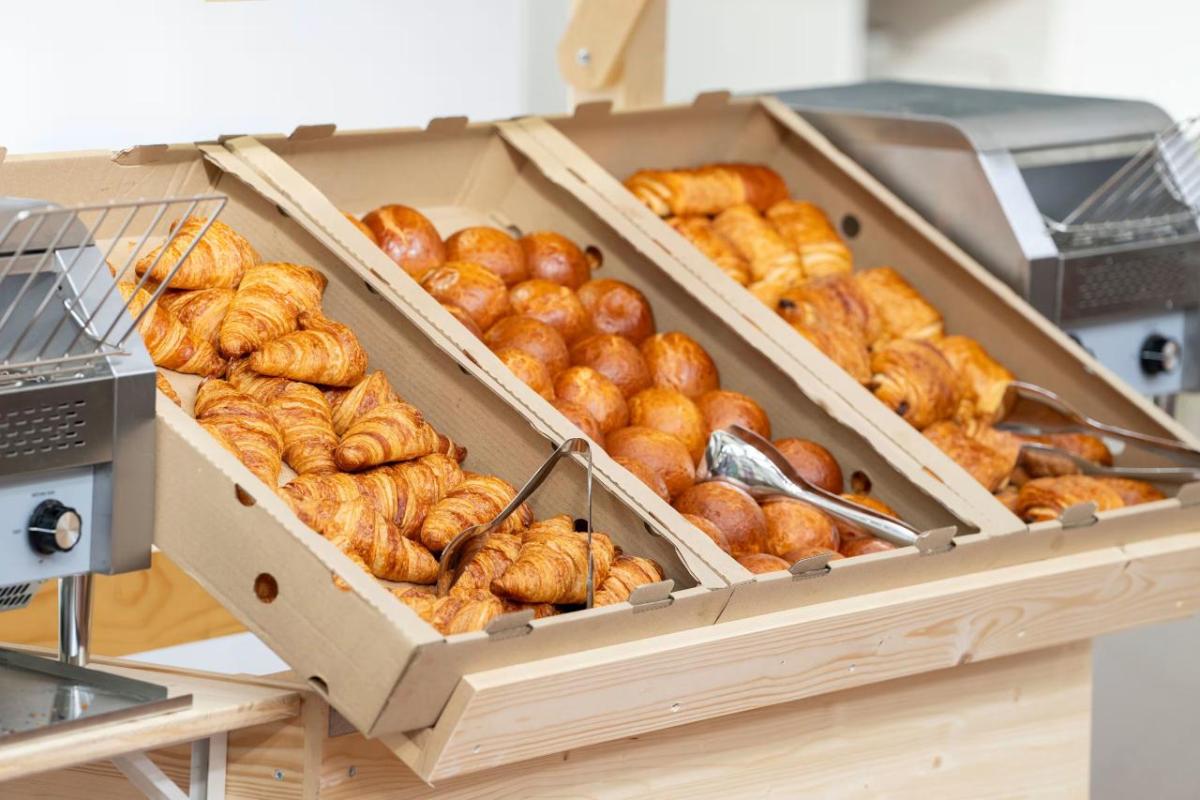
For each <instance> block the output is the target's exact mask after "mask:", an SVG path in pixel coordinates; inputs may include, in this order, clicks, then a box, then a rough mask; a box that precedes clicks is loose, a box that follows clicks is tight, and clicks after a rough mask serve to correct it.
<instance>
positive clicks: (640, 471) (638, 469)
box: [613, 456, 671, 502]
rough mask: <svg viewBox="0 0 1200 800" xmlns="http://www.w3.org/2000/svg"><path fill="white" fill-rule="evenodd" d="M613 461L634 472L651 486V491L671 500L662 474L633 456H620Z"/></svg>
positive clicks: (667, 500)
mask: <svg viewBox="0 0 1200 800" xmlns="http://www.w3.org/2000/svg"><path fill="white" fill-rule="evenodd" d="M613 461H616V462H617V463H618V464H620V465H621V466H622V467H624V468H625V469H627V470H629V471H630V472H632V473H633V474H634V476H635V477H636V478H637V479H638V480H639V481H641V482H642V483H644V484H646V486H648V487H650V491H652V492H654V493H655V494H656V495H658V496H659V497H661V498H662V499H663V500H664V501H666V502H670V501H671V493H670V492H668V491H667V484H666V481H664V480H663V479H662V476H661V475H659V474H658V473H657V472H655V471H654V470H652V469H650V467H648V466H646V465H645V464H643V463H642V462H641V461H636V460H634V459H632V458H625V457H624V456H618V457H616V458H614V459H613Z"/></svg>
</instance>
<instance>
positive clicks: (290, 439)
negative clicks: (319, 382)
mask: <svg viewBox="0 0 1200 800" xmlns="http://www.w3.org/2000/svg"><path fill="white" fill-rule="evenodd" d="M267 408H268V409H269V410H270V412H271V416H272V417H273V418H274V420H275V424H276V426H277V427H278V428H279V431H280V433H282V434H283V460H284V462H286V463H287V465H288V466H289V467H291V468H292V469H294V470H295V471H296V472H297V473H298V474H300V475H303V474H305V473H307V472H336V471H337V464H335V463H334V460H333V451H334V448H336V447H337V445H338V438H337V435H336V434H334V432H333V421H332V419H330V413H329V403H328V402H327V401H326V400H325V395H323V394H321V390H320V389H318V388H316V387H315V386H309V385H308V384H307V383H297V382H295V381H292V382H290V383H288V385H287V386H285V387H284V388H283V390H282V391H280V392H279V393H278V394H276V395H275V396H274V397H273V398H272V399H271V400H270V402H269V403H268V404H267Z"/></svg>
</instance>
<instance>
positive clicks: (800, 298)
mask: <svg viewBox="0 0 1200 800" xmlns="http://www.w3.org/2000/svg"><path fill="white" fill-rule="evenodd" d="M776 310H778V312H779V315H780V316H781V317H783V318H784V319H786V320H787V321H788V322H790V323H791V324H793V325H796V324H799V325H803V326H805V327H806V328H820V327H824V328H828V329H831V330H843V331H846V332H849V333H853V334H854V335H856V336H857V337H858V338H859V340H860V341H861V342H862V344H863V345H864V346H865V345H867V344H868V343H870V342H873V341H875V340H876V339H878V338H879V332H880V330H881V325H882V323H881V321H880V319H879V316H878V315H877V314H876V313H875V309H874V307H873V306H872V305H871V302H870V300H868V299H867V296H866V295H865V294H864V293H863V291H862V289H861V288H859V285H858V283H857V282H855V280H854V279H853V278H852V277H850V276H848V275H830V276H826V277H823V278H813V279H810V280H806V281H804V282H803V283H801V284H799V285H797V286H794V287H792V288H790V289H789V290H788V291H786V292H784V294H783V295H782V296H781V297H780V298H779V302H778V304H777V305H776Z"/></svg>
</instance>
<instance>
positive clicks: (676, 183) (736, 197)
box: [625, 164, 787, 217]
mask: <svg viewBox="0 0 1200 800" xmlns="http://www.w3.org/2000/svg"><path fill="white" fill-rule="evenodd" d="M625 186H626V187H627V188H628V189H629V190H630V191H631V192H633V194H634V195H635V196H636V197H637V198H638V199H639V200H641V201H642V202H643V203H644V204H645V205H646V206H647V207H649V208H650V210H651V211H653V212H654V213H655V214H658V215H659V216H660V217H666V216H670V215H675V216H683V215H685V214H719V213H721V212H722V211H724V210H725V209H727V208H729V207H731V206H735V205H739V204H742V203H746V204H748V205H750V206H751V207H752V208H756V209H758V210H760V211H765V210H766V209H767V208H770V207H771V206H772V205H774V204H775V203H776V202H778V201H780V200H782V199H784V198H786V197H787V186H786V185H785V184H784V182H783V178H781V177H780V176H779V175H778V174H777V173H776V172H775V171H774V170H771V169H770V168H768V167H763V166H758V165H753V164H713V165H711V166H707V167H700V168H699V169H674V170H640V171H639V172H636V173H634V174H633V175H631V176H630V177H629V178H628V179H627V180H626V181H625Z"/></svg>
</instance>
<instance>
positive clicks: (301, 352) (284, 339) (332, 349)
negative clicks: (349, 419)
mask: <svg viewBox="0 0 1200 800" xmlns="http://www.w3.org/2000/svg"><path fill="white" fill-rule="evenodd" d="M297 321H298V323H299V327H300V330H298V331H295V332H294V333H289V334H286V335H284V336H280V337H279V338H277V339H272V340H271V341H269V342H266V343H265V344H263V346H262V347H261V348H259V349H258V350H256V351H255V352H253V353H251V354H250V358H249V360H248V361H247V362H246V363H247V365H248V366H249V368H250V369H251V370H253V371H254V372H257V373H259V374H261V375H273V376H275V377H277V378H289V379H291V380H294V381H303V382H304V383H317V384H324V385H326V386H353V385H355V384H356V383H358V382H359V381H361V380H362V379H363V376H364V375H365V374H366V371H367V354H366V351H364V350H363V349H362V345H360V344H359V342H358V337H357V336H355V335H354V332H353V331H352V330H350V328H348V327H346V326H345V325H343V324H341V323H340V322H334V321H333V320H331V319H329V318H327V317H325V316H323V315H322V314H321V313H320V312H319V311H304V312H301V314H300V316H299V317H298V318H297Z"/></svg>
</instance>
